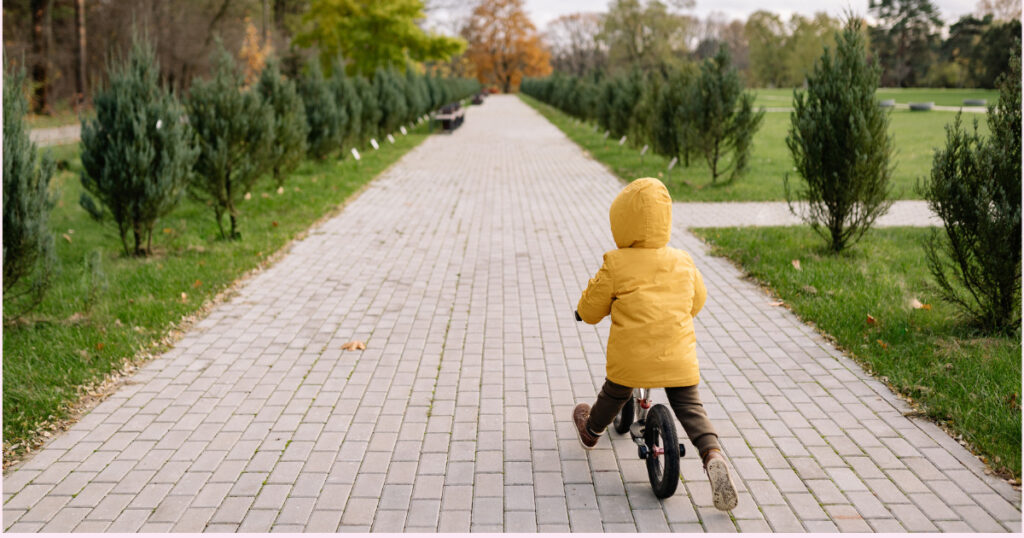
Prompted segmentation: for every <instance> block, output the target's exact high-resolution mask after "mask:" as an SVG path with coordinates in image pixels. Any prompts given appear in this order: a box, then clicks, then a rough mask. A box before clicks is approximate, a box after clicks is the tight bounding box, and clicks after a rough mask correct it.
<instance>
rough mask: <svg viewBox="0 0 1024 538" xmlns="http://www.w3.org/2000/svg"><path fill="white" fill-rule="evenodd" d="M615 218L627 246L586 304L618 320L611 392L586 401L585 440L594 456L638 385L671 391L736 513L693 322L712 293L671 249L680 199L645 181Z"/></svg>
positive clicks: (627, 195) (594, 283)
mask: <svg viewBox="0 0 1024 538" xmlns="http://www.w3.org/2000/svg"><path fill="white" fill-rule="evenodd" d="M610 217H611V226H612V236H614V238H615V244H616V245H617V246H618V247H619V248H618V249H616V250H612V251H609V252H606V253H605V255H604V265H602V266H601V269H600V270H599V271H598V272H597V276H595V277H594V278H592V279H591V280H590V283H589V284H588V285H587V289H586V290H585V291H584V292H583V296H582V297H581V298H580V302H579V305H578V307H577V315H578V316H579V317H580V318H581V319H582V320H583V321H586V322H587V323H590V324H596V323H598V322H599V321H601V320H602V319H603V318H604V317H605V316H607V315H609V314H611V317H612V328H611V334H610V335H609V336H608V364H607V367H606V372H607V378H606V379H605V383H604V387H602V389H601V392H600V393H599V394H598V395H597V402H595V403H594V407H593V408H591V407H590V406H589V405H587V404H585V403H583V404H579V405H578V406H576V409H574V410H573V414H572V415H573V422H574V423H575V424H576V429H577V431H578V433H579V438H580V442H581V443H582V444H583V446H584V448H586V449H588V450H589V449H592V448H593V447H594V445H596V444H597V441H598V439H599V438H600V436H601V434H602V433H604V431H605V428H606V427H607V426H608V424H610V423H611V422H612V419H613V418H615V415H617V414H618V413H619V411H620V410H621V409H622V406H623V405H625V403H626V402H627V401H628V400H629V398H630V397H631V395H632V390H633V388H655V387H666V388H665V391H666V392H667V393H668V399H669V402H670V404H671V406H672V410H673V411H675V414H676V417H678V418H679V422H681V423H682V425H683V428H684V429H685V430H686V435H687V436H688V437H689V438H690V441H691V442H692V443H693V444H694V446H695V447H697V450H698V451H699V452H700V455H701V459H702V460H703V462H704V471H705V473H707V475H708V478H710V480H711V493H712V498H713V501H714V504H715V507H716V508H718V509H719V510H731V509H733V508H735V507H736V502H737V498H736V487H735V486H734V485H733V483H732V479H731V478H730V477H729V470H728V467H727V466H726V463H725V457H724V456H723V455H722V450H721V447H720V446H719V444H718V434H717V433H715V429H714V428H713V427H712V426H711V422H710V421H708V417H707V414H706V413H705V412H704V406H703V404H702V403H701V400H700V394H698V392H697V383H698V382H699V381H700V371H699V369H698V367H697V340H696V336H695V335H694V330H693V317H694V316H696V315H697V313H698V312H700V309H701V307H703V306H704V300H705V298H706V297H707V290H706V289H705V288H704V280H703V279H702V278H701V275H700V271H698V270H697V268H696V266H694V264H693V259H692V258H690V255H689V254H687V253H686V252H684V251H682V250H677V249H674V248H670V247H668V240H669V236H670V234H671V232H672V198H671V197H670V196H669V194H668V189H666V188H665V185H663V184H662V183H661V182H660V181H658V180H657V179H652V178H644V179H638V180H636V181H634V182H632V183H630V184H629V185H628V186H626V188H624V189H623V190H622V192H620V193H619V195H618V196H617V197H616V198H615V201H614V202H612V207H611V211H610Z"/></svg>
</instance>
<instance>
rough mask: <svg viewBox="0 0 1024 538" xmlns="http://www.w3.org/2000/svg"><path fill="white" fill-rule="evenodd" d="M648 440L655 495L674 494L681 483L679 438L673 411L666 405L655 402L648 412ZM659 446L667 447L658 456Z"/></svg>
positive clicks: (650, 470)
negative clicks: (656, 454)
mask: <svg viewBox="0 0 1024 538" xmlns="http://www.w3.org/2000/svg"><path fill="white" fill-rule="evenodd" d="M644 441H645V442H646V444H647V450H648V455H647V477H648V478H650V480H651V488H653V489H654V495H655V496H656V497H658V498H659V499H666V498H668V497H671V496H672V494H674V493H675V492H676V487H677V486H678V485H679V439H678V438H677V437H676V426H675V423H674V422H673V421H672V414H671V413H670V412H669V410H668V408H667V407H665V406H664V405H661V404H658V405H655V406H654V407H652V408H651V410H650V411H649V412H648V413H647V423H646V424H645V425H644ZM656 447H660V448H662V449H663V450H664V453H663V454H662V455H661V456H655V448H656Z"/></svg>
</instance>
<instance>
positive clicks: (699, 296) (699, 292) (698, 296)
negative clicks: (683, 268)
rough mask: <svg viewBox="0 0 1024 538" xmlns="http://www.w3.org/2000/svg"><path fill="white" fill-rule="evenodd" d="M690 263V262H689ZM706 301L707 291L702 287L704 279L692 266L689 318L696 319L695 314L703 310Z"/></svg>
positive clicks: (695, 267)
mask: <svg viewBox="0 0 1024 538" xmlns="http://www.w3.org/2000/svg"><path fill="white" fill-rule="evenodd" d="M691 262H692V260H691ZM707 299H708V289H707V288H705V287H704V277H702V276H701V274H700V269H697V266H696V265H694V266H693V307H692V308H691V309H690V317H694V318H695V317H697V314H698V313H699V312H700V310H701V309H702V308H704V301H707Z"/></svg>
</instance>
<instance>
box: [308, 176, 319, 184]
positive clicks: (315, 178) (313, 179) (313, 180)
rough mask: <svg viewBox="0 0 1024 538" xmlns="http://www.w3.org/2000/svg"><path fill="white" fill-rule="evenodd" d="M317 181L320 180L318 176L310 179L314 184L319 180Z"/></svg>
mask: <svg viewBox="0 0 1024 538" xmlns="http://www.w3.org/2000/svg"><path fill="white" fill-rule="evenodd" d="M317 179H318V178H317V177H316V176H313V177H311V178H310V179H309V180H310V181H312V182H313V183H316V180H317Z"/></svg>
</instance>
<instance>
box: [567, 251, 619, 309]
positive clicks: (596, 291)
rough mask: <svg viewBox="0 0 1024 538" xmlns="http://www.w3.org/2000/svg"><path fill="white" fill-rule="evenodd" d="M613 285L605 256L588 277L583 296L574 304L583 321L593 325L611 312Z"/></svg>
mask: <svg viewBox="0 0 1024 538" xmlns="http://www.w3.org/2000/svg"><path fill="white" fill-rule="evenodd" d="M614 294H615V285H614V279H613V278H612V271H611V268H610V267H609V266H608V256H605V258H604V263H603V264H602V265H601V268H600V269H599V270H598V271H597V274H596V275H594V278H591V279H590V282H589V283H588V284H587V289H585V290H583V296H582V297H580V302H579V304H578V305H577V306H576V311H577V312H578V313H579V315H580V318H582V319H583V321H585V322H587V323H589V324H591V325H594V324H597V323H598V322H600V321H601V320H602V319H604V317H605V316H607V315H608V314H609V313H611V308H612V300H613V299H614Z"/></svg>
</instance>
